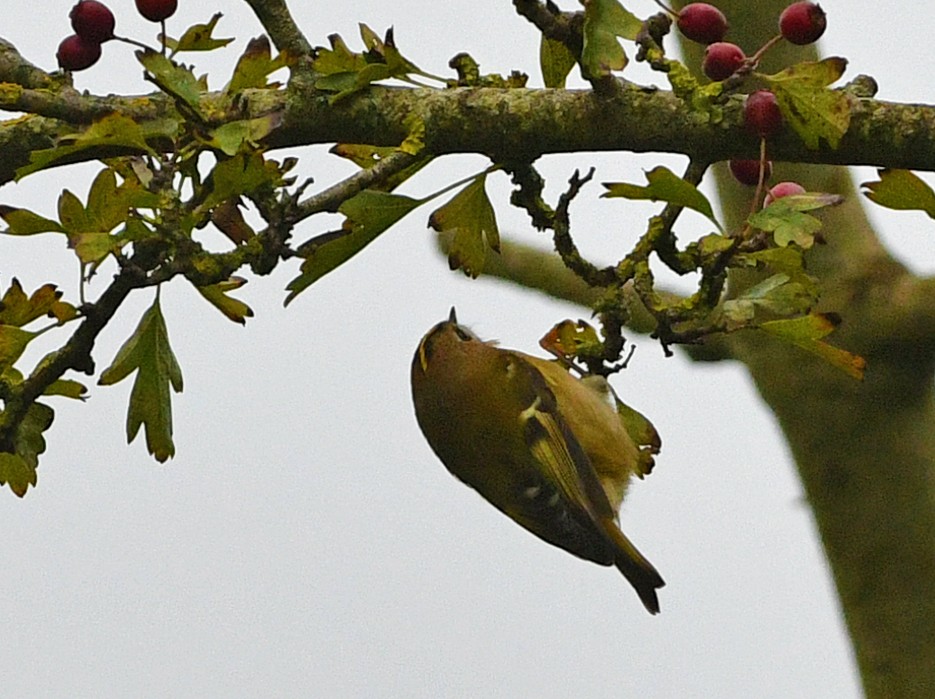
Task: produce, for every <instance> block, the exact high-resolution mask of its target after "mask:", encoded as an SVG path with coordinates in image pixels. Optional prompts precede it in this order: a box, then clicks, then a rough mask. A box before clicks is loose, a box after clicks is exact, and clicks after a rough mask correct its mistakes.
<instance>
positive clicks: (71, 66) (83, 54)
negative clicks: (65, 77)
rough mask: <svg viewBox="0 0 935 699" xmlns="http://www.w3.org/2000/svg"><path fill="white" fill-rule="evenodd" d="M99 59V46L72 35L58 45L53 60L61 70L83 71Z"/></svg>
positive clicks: (94, 42) (96, 43)
mask: <svg viewBox="0 0 935 699" xmlns="http://www.w3.org/2000/svg"><path fill="white" fill-rule="evenodd" d="M100 57H101V45H100V44H99V43H98V42H96V41H88V40H87V39H85V38H84V37H81V36H78V35H77V34H72V35H71V36H67V37H65V38H64V39H63V40H62V43H60V44H59V45H58V51H56V53H55V58H56V59H57V60H58V65H59V66H60V67H61V68H62V69H63V70H70V71H76V70H84V69H85V68H90V67H91V66H93V65H94V64H95V63H97V61H98V59H99V58H100Z"/></svg>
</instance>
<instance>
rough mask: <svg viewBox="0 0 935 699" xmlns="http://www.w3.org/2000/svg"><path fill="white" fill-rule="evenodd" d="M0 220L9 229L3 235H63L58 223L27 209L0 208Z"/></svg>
mask: <svg viewBox="0 0 935 699" xmlns="http://www.w3.org/2000/svg"><path fill="white" fill-rule="evenodd" d="M0 218H2V219H3V220H4V221H6V224H7V226H9V228H8V229H7V230H5V231H3V232H4V233H7V234H9V235H36V234H37V233H64V232H65V231H64V229H63V228H62V227H61V225H59V222H58V221H53V220H52V219H50V218H45V217H44V216H40V215H39V214H37V213H34V212H32V211H29V210H28V209H16V208H13V207H10V206H3V207H0Z"/></svg>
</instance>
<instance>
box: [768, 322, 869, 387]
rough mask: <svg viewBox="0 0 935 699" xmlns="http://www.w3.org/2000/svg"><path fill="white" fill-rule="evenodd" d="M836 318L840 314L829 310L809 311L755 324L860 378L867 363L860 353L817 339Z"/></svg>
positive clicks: (833, 326)
mask: <svg viewBox="0 0 935 699" xmlns="http://www.w3.org/2000/svg"><path fill="white" fill-rule="evenodd" d="M840 322H841V320H840V318H838V317H837V316H835V315H833V314H828V313H810V314H809V315H807V316H802V317H801V318H792V319H789V320H772V321H768V322H765V323H761V324H760V325H759V328H760V329H761V330H764V331H765V332H768V333H769V334H770V335H772V336H774V337H777V338H779V339H780V340H782V341H784V342H788V343H791V344H793V345H795V346H796V347H801V348H802V349H804V350H806V351H808V352H811V353H812V354H815V355H817V356H819V357H821V358H822V359H824V360H825V361H827V362H828V363H830V364H831V365H832V366H835V367H837V368H838V369H841V370H842V371H844V372H846V373H847V374H849V375H850V376H852V377H854V378H855V379H863V377H864V368H865V367H866V366H867V362H866V361H865V360H864V358H863V357H860V356H858V355H856V354H852V353H851V352H848V351H847V350H843V349H840V348H838V347H834V346H833V345H829V344H828V343H826V342H822V341H821V338H823V337H825V336H826V335H828V334H829V333H831V332H832V331H833V330H834V329H835V328H836V327H837V326H838V325H839V324H840Z"/></svg>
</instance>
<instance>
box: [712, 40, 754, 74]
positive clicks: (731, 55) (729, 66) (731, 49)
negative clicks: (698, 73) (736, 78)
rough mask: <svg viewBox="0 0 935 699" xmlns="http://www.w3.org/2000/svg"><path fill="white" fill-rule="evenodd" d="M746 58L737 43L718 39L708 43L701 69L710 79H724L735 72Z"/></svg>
mask: <svg viewBox="0 0 935 699" xmlns="http://www.w3.org/2000/svg"><path fill="white" fill-rule="evenodd" d="M745 60H747V57H746V56H745V55H744V53H743V51H742V50H741V48H740V47H739V46H737V44H731V43H729V42H727V41H718V42H715V43H713V44H708V47H707V48H706V49H705V50H704V59H703V60H702V61H701V70H702V72H703V73H704V74H705V75H707V76H708V77H709V78H711V79H712V80H725V79H727V78H729V77H730V76H732V75H733V74H734V73H736V72H737V71H738V70H739V69H740V66H742V65H743V62H744V61H745Z"/></svg>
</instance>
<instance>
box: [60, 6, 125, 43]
mask: <svg viewBox="0 0 935 699" xmlns="http://www.w3.org/2000/svg"><path fill="white" fill-rule="evenodd" d="M68 16H69V17H70V18H71V28H72V29H74V30H75V34H77V35H78V36H80V37H81V38H82V39H86V40H87V41H93V42H94V43H96V44H100V43H103V42H105V41H107V40H108V39H113V38H114V27H115V26H116V25H117V21H116V20H115V19H114V13H113V12H111V11H110V10H109V9H108V7H107V5H105V4H103V3H100V2H98V1H97V0H80V1H79V2H78V4H77V5H75V6H74V7H73V8H71V12H69V13H68Z"/></svg>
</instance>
